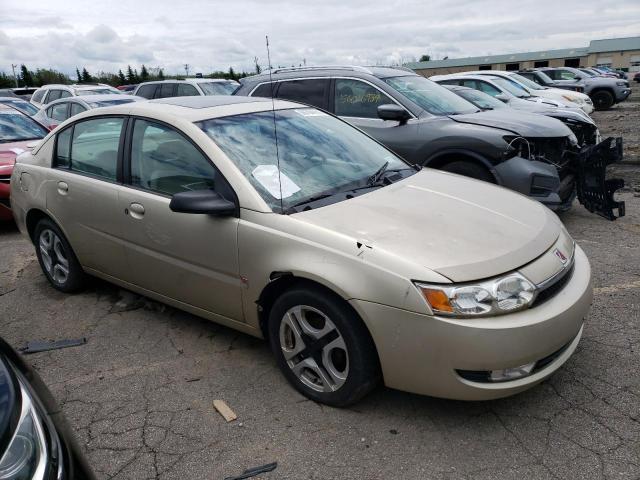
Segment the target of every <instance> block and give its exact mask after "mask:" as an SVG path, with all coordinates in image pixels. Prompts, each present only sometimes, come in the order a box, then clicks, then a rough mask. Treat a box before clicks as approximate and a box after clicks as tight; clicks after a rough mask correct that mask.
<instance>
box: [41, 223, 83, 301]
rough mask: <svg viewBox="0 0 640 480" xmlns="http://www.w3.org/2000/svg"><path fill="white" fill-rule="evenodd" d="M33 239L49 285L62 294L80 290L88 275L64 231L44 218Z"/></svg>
mask: <svg viewBox="0 0 640 480" xmlns="http://www.w3.org/2000/svg"><path fill="white" fill-rule="evenodd" d="M33 238H34V243H35V247H36V256H37V257H38V262H39V263H40V267H41V268H42V271H43V273H44V275H45V277H47V280H49V283H51V285H53V287H54V288H55V289H57V290H60V291H61V292H66V293H71V292H77V291H78V290H80V289H81V288H82V287H83V286H84V283H85V280H86V274H85V273H84V271H83V270H82V267H81V266H80V262H78V259H77V258H76V255H75V253H73V249H72V248H71V245H69V242H68V241H67V239H66V237H65V236H64V234H63V233H62V230H60V228H59V227H58V226H57V225H56V224H55V223H54V222H52V221H51V220H49V219H48V218H43V219H42V220H40V221H39V222H38V223H37V224H36V228H35V230H34V236H33Z"/></svg>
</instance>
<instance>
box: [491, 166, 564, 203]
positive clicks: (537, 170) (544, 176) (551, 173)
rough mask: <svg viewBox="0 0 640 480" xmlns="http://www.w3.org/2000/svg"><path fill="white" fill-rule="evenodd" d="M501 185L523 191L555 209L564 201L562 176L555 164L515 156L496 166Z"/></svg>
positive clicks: (495, 170) (496, 174)
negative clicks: (560, 193) (561, 190)
mask: <svg viewBox="0 0 640 480" xmlns="http://www.w3.org/2000/svg"><path fill="white" fill-rule="evenodd" d="M494 174H495V176H496V178H497V179H498V181H499V183H500V185H502V186H503V187H506V188H508V189H510V190H514V191H516V192H519V193H522V194H523V195H526V196H528V197H530V198H531V199H532V200H537V201H538V202H541V203H543V204H544V205H546V206H547V207H549V208H551V209H554V208H556V207H557V206H558V205H560V204H561V203H562V201H561V199H560V195H559V194H558V191H559V190H560V176H559V175H558V170H557V169H556V167H555V166H553V165H550V164H548V163H544V162H540V161H536V160H528V159H526V158H522V157H513V158H510V159H509V160H506V161H504V162H502V163H499V164H498V165H496V166H495V167H494Z"/></svg>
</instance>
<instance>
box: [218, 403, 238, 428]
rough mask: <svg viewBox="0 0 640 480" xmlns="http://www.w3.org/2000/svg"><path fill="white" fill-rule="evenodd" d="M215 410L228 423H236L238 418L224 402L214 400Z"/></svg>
mask: <svg viewBox="0 0 640 480" xmlns="http://www.w3.org/2000/svg"><path fill="white" fill-rule="evenodd" d="M213 408H215V409H216V410H217V411H218V413H219V414H220V415H222V416H223V417H224V419H225V420H226V421H227V423H229V422H232V421H234V420H235V419H236V418H238V416H237V415H236V414H235V413H234V412H233V410H231V409H230V408H229V405H227V404H226V403H225V402H224V400H214V401H213Z"/></svg>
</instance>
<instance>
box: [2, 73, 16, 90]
mask: <svg viewBox="0 0 640 480" xmlns="http://www.w3.org/2000/svg"><path fill="white" fill-rule="evenodd" d="M15 86H16V84H15V83H14V81H13V79H12V78H11V77H10V76H9V75H7V74H6V73H4V72H0V88H12V87H15Z"/></svg>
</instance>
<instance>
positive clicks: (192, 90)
mask: <svg viewBox="0 0 640 480" xmlns="http://www.w3.org/2000/svg"><path fill="white" fill-rule="evenodd" d="M197 95H200V94H199V93H198V90H196V87H194V86H193V85H189V84H188V83H179V84H178V93H177V95H176V96H177V97H194V96H197Z"/></svg>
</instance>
